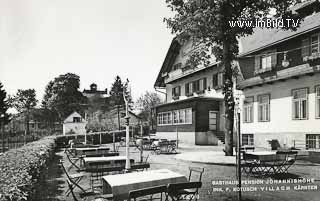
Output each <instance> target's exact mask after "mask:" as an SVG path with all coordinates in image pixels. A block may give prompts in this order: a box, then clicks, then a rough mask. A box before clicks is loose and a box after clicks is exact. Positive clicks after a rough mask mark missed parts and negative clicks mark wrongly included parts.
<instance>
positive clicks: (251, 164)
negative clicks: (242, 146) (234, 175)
mask: <svg viewBox="0 0 320 201" xmlns="http://www.w3.org/2000/svg"><path fill="white" fill-rule="evenodd" d="M241 153H242V160H241V165H240V166H241V172H242V173H245V174H246V175H256V176H261V173H264V174H265V173H268V172H269V171H270V167H265V168H264V169H261V166H260V164H259V162H258V161H257V160H255V159H251V158H249V157H247V154H246V152H245V151H241Z"/></svg>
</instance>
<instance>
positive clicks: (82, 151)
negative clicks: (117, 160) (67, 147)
mask: <svg viewBox="0 0 320 201" xmlns="http://www.w3.org/2000/svg"><path fill="white" fill-rule="evenodd" d="M74 150H75V152H76V155H78V156H81V155H90V154H103V153H107V152H109V150H110V148H108V147H79V148H74Z"/></svg>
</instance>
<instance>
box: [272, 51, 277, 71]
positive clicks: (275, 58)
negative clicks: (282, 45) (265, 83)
mask: <svg viewBox="0 0 320 201" xmlns="http://www.w3.org/2000/svg"><path fill="white" fill-rule="evenodd" d="M276 66H277V50H273V51H272V52H271V68H275V67H276Z"/></svg>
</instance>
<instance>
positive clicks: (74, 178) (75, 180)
mask: <svg viewBox="0 0 320 201" xmlns="http://www.w3.org/2000/svg"><path fill="white" fill-rule="evenodd" d="M60 165H61V167H62V170H63V171H64V173H65V174H66V176H67V178H68V180H69V181H70V185H72V189H74V188H76V187H77V188H79V189H80V190H81V191H82V192H83V193H86V191H85V190H84V189H83V188H82V187H81V186H80V185H79V183H80V181H81V180H82V179H83V178H84V177H85V176H87V175H86V174H85V173H84V172H81V173H76V174H69V172H68V171H67V170H66V168H65V166H64V164H63V161H62V160H60ZM70 192H71V191H70V188H69V190H67V192H66V195H67V196H69V194H70Z"/></svg>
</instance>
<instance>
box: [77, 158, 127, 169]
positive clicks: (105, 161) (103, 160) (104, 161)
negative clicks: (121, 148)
mask: <svg viewBox="0 0 320 201" xmlns="http://www.w3.org/2000/svg"><path fill="white" fill-rule="evenodd" d="M130 161H131V162H132V161H133V159H130ZM83 162H84V166H85V167H88V166H90V164H93V163H94V164H102V165H103V164H109V163H110V164H113V163H115V162H120V163H121V162H123V163H125V162H126V156H108V157H105V156H103V157H84V158H83Z"/></svg>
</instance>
